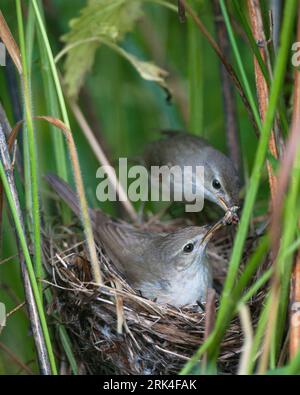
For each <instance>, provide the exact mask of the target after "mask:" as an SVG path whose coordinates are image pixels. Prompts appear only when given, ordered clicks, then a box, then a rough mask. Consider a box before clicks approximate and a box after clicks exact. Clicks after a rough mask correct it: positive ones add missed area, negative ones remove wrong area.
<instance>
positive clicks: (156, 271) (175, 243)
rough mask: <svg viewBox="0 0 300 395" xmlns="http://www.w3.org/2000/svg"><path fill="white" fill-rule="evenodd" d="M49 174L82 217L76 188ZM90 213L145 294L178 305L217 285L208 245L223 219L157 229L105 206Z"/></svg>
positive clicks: (101, 238) (117, 261) (100, 236)
mask: <svg viewBox="0 0 300 395" xmlns="http://www.w3.org/2000/svg"><path fill="white" fill-rule="evenodd" d="M45 178H46V180H47V181H48V183H49V184H50V185H51V186H52V188H53V189H54V190H55V191H56V192H57V193H58V195H59V196H60V197H61V198H62V199H63V200H64V201H65V202H66V203H67V205H68V206H69V207H70V208H71V209H72V210H73V211H74V213H75V214H76V215H77V216H80V209H79V204H78V198H77V196H76V194H75V192H74V191H73V190H72V189H71V188H70V186H69V185H68V184H67V183H66V182H65V181H63V180H61V179H60V178H59V177H57V176H55V175H52V174H51V175H50V174H49V175H47V176H46V177H45ZM89 213H90V217H91V221H92V226H93V229H94V232H95V239H96V240H97V241H98V242H99V243H100V244H101V246H102V247H103V248H104V249H105V251H106V253H107V254H108V256H109V258H110V259H111V261H112V262H113V264H114V265H115V266H116V268H117V269H118V270H119V271H120V272H121V273H122V274H123V275H124V276H125V277H126V279H127V281H128V283H129V284H130V285H131V286H132V287H133V288H135V289H137V290H139V291H140V292H141V294H142V295H143V296H144V297H146V298H148V299H152V300H156V301H157V302H158V303H168V304H170V305H173V306H176V307H181V306H184V305H186V304H193V303H196V302H197V301H199V302H203V301H205V297H206V292H207V288H209V287H211V286H212V266H211V263H210V262H209V260H208V258H207V256H206V247H207V244H208V242H209V240H210V239H211V237H212V236H213V234H214V233H215V231H216V230H217V229H219V228H220V227H221V226H223V225H224V223H223V221H219V223H217V224H216V225H215V226H202V227H198V226H187V227H184V228H181V229H178V230H176V231H174V232H169V233H155V232H151V231H148V230H141V229H137V228H135V227H134V226H133V225H130V224H128V223H125V222H120V221H117V220H114V219H112V218H110V217H109V216H107V215H106V214H104V213H103V212H102V211H101V210H99V209H98V210H97V209H90V211H89Z"/></svg>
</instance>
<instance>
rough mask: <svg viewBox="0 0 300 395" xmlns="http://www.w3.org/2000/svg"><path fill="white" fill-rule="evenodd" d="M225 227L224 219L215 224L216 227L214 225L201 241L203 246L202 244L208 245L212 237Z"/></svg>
mask: <svg viewBox="0 0 300 395" xmlns="http://www.w3.org/2000/svg"><path fill="white" fill-rule="evenodd" d="M223 226H225V224H224V221H223V218H222V219H221V220H220V221H218V222H217V223H215V224H214V225H212V226H211V227H210V228H209V229H208V231H207V232H206V234H205V235H204V237H203V238H202V240H201V244H202V243H208V242H209V240H210V239H211V238H212V236H213V235H214V234H215V233H216V231H217V230H219V229H220V228H222V227H223Z"/></svg>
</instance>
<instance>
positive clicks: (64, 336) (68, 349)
mask: <svg viewBox="0 0 300 395" xmlns="http://www.w3.org/2000/svg"><path fill="white" fill-rule="evenodd" d="M58 329H59V336H60V340H61V342H62V345H63V348H64V350H65V353H66V355H67V358H68V361H69V363H70V366H71V369H72V372H73V374H74V375H75V376H77V375H78V369H77V363H76V359H75V357H74V354H73V351H72V345H71V342H70V339H69V336H68V333H67V331H66V329H65V327H64V326H62V325H59V326H58Z"/></svg>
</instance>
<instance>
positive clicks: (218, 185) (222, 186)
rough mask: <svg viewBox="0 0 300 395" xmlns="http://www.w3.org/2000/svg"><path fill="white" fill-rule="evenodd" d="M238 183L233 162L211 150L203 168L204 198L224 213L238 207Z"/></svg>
mask: <svg viewBox="0 0 300 395" xmlns="http://www.w3.org/2000/svg"><path fill="white" fill-rule="evenodd" d="M239 191H240V181H239V176H238V174H237V171H236V169H235V167H234V164H233V162H232V161H231V160H230V159H229V158H227V157H226V156H225V155H223V154H222V153H221V152H219V151H217V150H215V149H213V148H211V149H209V152H208V158H207V162H206V164H205V166H204V195H205V198H206V199H208V200H210V201H212V202H214V203H216V204H218V205H219V206H220V207H222V208H223V210H224V211H228V210H230V209H231V208H232V207H234V206H239Z"/></svg>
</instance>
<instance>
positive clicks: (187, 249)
mask: <svg viewBox="0 0 300 395" xmlns="http://www.w3.org/2000/svg"><path fill="white" fill-rule="evenodd" d="M193 249H194V244H193V243H188V244H186V245H185V246H184V247H183V251H184V252H187V253H189V252H192V251H193Z"/></svg>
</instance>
